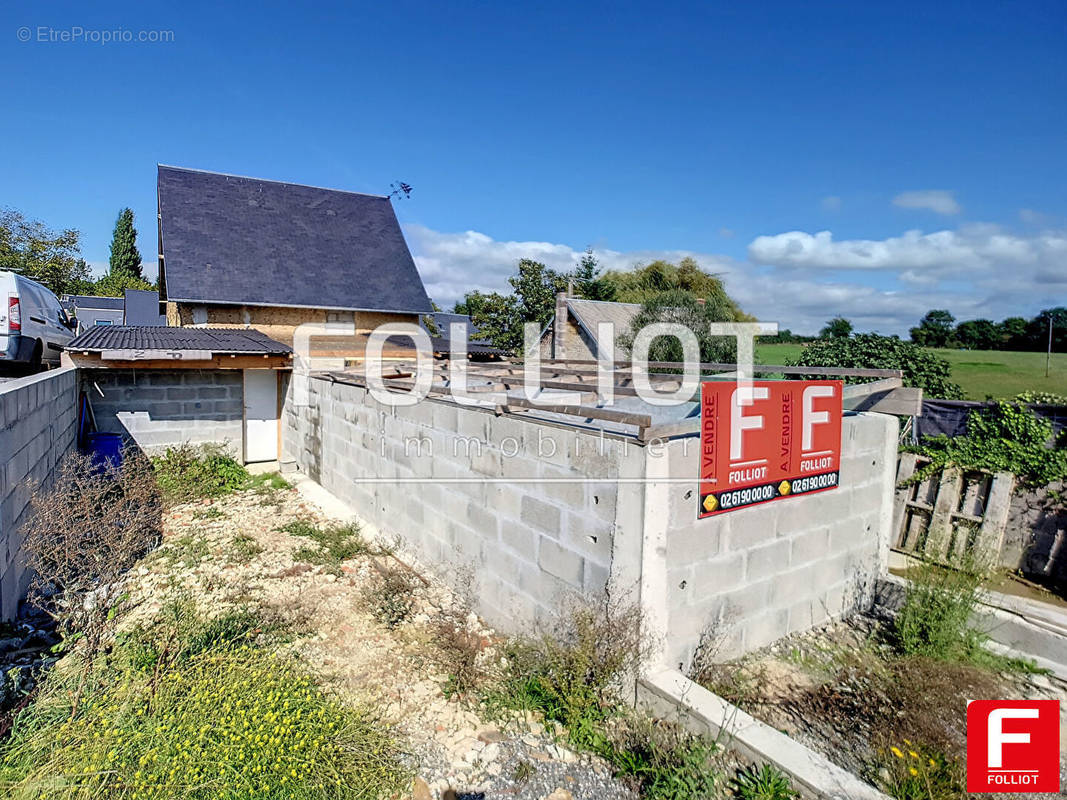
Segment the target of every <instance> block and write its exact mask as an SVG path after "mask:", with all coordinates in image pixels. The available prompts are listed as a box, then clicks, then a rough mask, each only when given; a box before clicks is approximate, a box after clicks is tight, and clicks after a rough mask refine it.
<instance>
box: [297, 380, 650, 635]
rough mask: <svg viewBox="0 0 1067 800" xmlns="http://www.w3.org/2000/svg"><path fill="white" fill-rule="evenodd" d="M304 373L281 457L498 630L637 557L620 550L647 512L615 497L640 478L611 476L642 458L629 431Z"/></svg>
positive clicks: (592, 586)
mask: <svg viewBox="0 0 1067 800" xmlns="http://www.w3.org/2000/svg"><path fill="white" fill-rule="evenodd" d="M309 383H310V391H309V406H307V407H297V406H295V405H294V404H293V402H292V396H290V398H289V399H288V400H287V402H286V406H285V413H284V419H283V460H284V459H292V460H294V461H295V463H296V466H297V468H298V469H300V470H301V471H302V472H304V473H306V474H308V475H309V476H310V477H312V478H313V479H314V480H316V481H318V482H319V483H320V484H321V485H322V486H324V487H325V488H326V489H328V490H329V491H330V492H332V493H333V494H335V495H337V496H338V497H340V498H341V499H343V500H345V501H346V502H347V503H349V504H350V505H351V506H352V507H353V508H354V509H355V510H356V511H357V513H358V514H359V515H360V516H361V517H362V518H363V519H365V520H366V521H367V522H369V523H370V524H372V525H374V526H375V527H376V528H378V530H380V531H381V532H382V533H384V534H385V535H386V536H394V535H395V536H399V537H400V538H401V540H402V541H403V542H404V543H405V544H406V545H407V546H410V547H412V548H413V549H414V550H415V551H416V552H417V554H418V555H419V557H420V559H421V560H422V561H423V563H424V564H426V565H429V566H430V567H432V568H434V567H435V568H436V569H437V570H438V571H439V572H440V573H441V575H442V577H444V578H446V579H451V580H452V582H453V584H454V585H457V586H461V587H469V590H470V592H471V594H472V595H473V598H472V599H473V600H474V601H475V603H476V608H477V610H478V611H479V613H481V614H482V615H483V616H484V618H486V619H487V620H488V621H489V622H491V623H492V624H494V625H496V626H497V627H499V628H501V629H502V630H519V629H522V628H524V627H526V626H527V625H528V624H530V623H532V622H533V621H535V620H537V619H538V618H544V617H545V616H546V615H547V614H550V613H551V612H552V611H554V610H557V609H558V604H559V602H560V600H561V599H563V598H564V597H565V596H566V595H568V594H585V595H597V594H602V593H603V592H604V590H605V587H606V585H607V583H608V581H609V578H611V577H612V575H611V572H612V569H613V568H614V567H615V566H616V565H617V564H618V563H619V562H620V561H624V560H626V559H627V558H632V559H636V558H638V553H637V552H636V551H634V552H630V553H628V554H625V556H624V555H623V554H620V553H618V552H616V551H617V546H616V545H617V543H620V544H619V547H622V545H621V542H623V541H624V540H625V541H632V537H633V536H637V538H638V539H639V526H640V525H641V515H640V514H631V513H627V512H626V504H625V503H624V502H620V493H623V492H631V493H634V492H639V489H638V488H636V487H633V486H624V487H620V485H619V483H618V481H617V477H618V476H619V475H620V474H621V473H625V472H627V471H629V472H634V471H635V470H636V471H638V472H639V471H640V470H641V469H642V468H643V463H644V459H645V452H644V450H645V449H644V448H643V447H640V446H638V445H636V444H635V443H634V442H632V441H629V442H626V443H624V442H623V441H622V440H620V439H617V438H615V439H613V438H609V437H604V438H603V439H602V438H601V437H600V436H599V435H598V434H595V433H590V432H579V431H577V430H575V429H573V428H568V427H565V426H553V425H547V424H541V423H536V422H532V421H530V420H524V419H522V418H521V416H518V415H503V416H499V417H498V416H496V415H494V414H493V413H492V412H491V411H488V410H483V409H474V408H464V407H460V406H458V405H456V404H454V403H451V402H448V401H440V400H433V399H429V400H425V401H423V402H422V403H420V404H418V405H417V406H412V407H407V408H394V407H387V406H383V405H381V404H379V403H377V402H376V401H375V400H374V399H373V398H372V397H370V396H369V393H368V392H367V391H366V390H365V389H364V388H362V387H359V386H352V385H348V384H341V383H331V382H330V381H328V380H320V379H315V378H312V379H311V380H310V381H309ZM406 479H408V480H409V479H420V482H417V483H413V482H404V481H405V480H406ZM427 479H428V480H427Z"/></svg>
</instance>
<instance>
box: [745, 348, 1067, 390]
mask: <svg viewBox="0 0 1067 800" xmlns="http://www.w3.org/2000/svg"><path fill="white" fill-rule="evenodd" d="M803 349H804V345H802V344H763V345H757V347H756V353H757V356H758V357H759V359H760V361H762V362H763V363H764V364H783V363H785V362H786V361H788V360H791V359H794V358H796V357H797V356H798V355H799V354H800V352H801V351H802V350H803ZM934 352H935V353H937V354H938V355H939V356H941V357H942V358H944V359H946V360H947V361H948V362H949V363H950V364H951V365H952V380H953V381H955V382H956V383H958V384H959V385H960V386H962V387H963V391H964V392H966V393H967V399H968V400H985V398H986V396H992V397H995V398H1001V397H1012V396H1014V395H1016V394H1018V393H1019V392H1026V391H1036V392H1053V393H1055V394H1062V395H1067V353H1053V354H1052V369H1051V371H1050V372H1049V377H1048V378H1046V377H1045V354H1044V353H1016V352H1008V351H1004V350H935V351H934Z"/></svg>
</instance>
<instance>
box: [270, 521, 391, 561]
mask: <svg viewBox="0 0 1067 800" xmlns="http://www.w3.org/2000/svg"><path fill="white" fill-rule="evenodd" d="M278 530H279V531H282V532H283V533H288V534H289V535H290V536H299V537H302V538H306V539H310V540H311V541H312V543H313V544H311V545H308V546H307V547H301V548H299V549H297V550H296V551H295V552H294V553H293V560H294V561H304V562H307V563H308V564H319V565H322V566H329V567H339V566H340V564H341V562H342V561H347V560H348V559H350V558H355V557H356V556H362V555H372V554H375V553H377V552H378V551H377V550H375V548H373V547H372V546H371V545H370V543H369V542H367V540H366V539H364V538H363V536H362V534H361V533H360V530H359V525H357V524H356V523H354V522H350V523H347V524H345V525H327V526H325V527H321V528H320V527H318V526H317V525H315V524H314V523H312V522H310V521H309V520H306V519H298V520H293V521H292V522H290V523H287V524H285V525H283V526H281V527H280V528H278Z"/></svg>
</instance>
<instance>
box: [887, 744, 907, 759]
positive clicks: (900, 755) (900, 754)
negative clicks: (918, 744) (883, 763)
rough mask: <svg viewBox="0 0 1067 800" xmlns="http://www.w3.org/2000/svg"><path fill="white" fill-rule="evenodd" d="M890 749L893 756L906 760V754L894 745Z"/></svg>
mask: <svg viewBox="0 0 1067 800" xmlns="http://www.w3.org/2000/svg"><path fill="white" fill-rule="evenodd" d="M889 749H890V750H892V751H893V755H895V756H896V757H897V758H904V753H903V752H902V751H901V749H900V748H899V747H897V746H896V745H893V746H892V747H890V748H889Z"/></svg>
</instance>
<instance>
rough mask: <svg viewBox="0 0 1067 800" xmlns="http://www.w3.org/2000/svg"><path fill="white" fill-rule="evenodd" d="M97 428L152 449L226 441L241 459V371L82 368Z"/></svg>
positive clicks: (242, 389)
mask: <svg viewBox="0 0 1067 800" xmlns="http://www.w3.org/2000/svg"><path fill="white" fill-rule="evenodd" d="M80 374H81V375H80V376H81V382H82V387H83V388H84V390H85V392H86V394H87V395H88V396H89V402H90V403H92V406H93V413H94V414H95V416H96V425H97V429H98V430H100V431H106V432H110V433H121V434H123V436H125V437H126V439H127V440H129V441H133V442H135V443H136V444H137V445H138V446H139V447H141V448H142V449H143V450H145V451H147V452H151V451H155V450H161V449H163V448H166V447H168V446H173V445H178V444H182V443H183V442H190V443H192V444H200V443H205V442H216V443H219V444H224V445H226V446H227V447H229V449H230V450H231V451H232V452H233V453H234V455H235V456H237V457H238V458H240V457H241V443H242V435H243V430H244V424H243V408H242V406H243V402H244V401H243V398H244V388H243V383H242V373H241V370H187V369H172V370H118V369H86V370H80Z"/></svg>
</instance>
